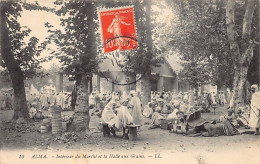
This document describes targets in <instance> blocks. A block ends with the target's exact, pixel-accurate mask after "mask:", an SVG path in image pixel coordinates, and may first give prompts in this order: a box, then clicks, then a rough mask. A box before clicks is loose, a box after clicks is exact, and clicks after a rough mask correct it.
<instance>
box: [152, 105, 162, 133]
mask: <svg viewBox="0 0 260 164" xmlns="http://www.w3.org/2000/svg"><path fill="white" fill-rule="evenodd" d="M161 111H162V108H161V107H160V106H157V107H156V109H155V111H154V113H153V115H152V120H151V124H152V126H151V127H150V128H149V129H155V128H157V127H160V126H161V120H163V119H165V116H164V115H163V114H162V113H161Z"/></svg>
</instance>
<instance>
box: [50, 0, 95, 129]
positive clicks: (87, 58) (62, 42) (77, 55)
mask: <svg viewBox="0 0 260 164" xmlns="http://www.w3.org/2000/svg"><path fill="white" fill-rule="evenodd" d="M55 5H56V8H58V9H57V10H56V11H55V14H57V15H58V16H60V17H61V19H60V20H61V24H60V25H61V26H62V27H63V29H64V31H63V30H59V29H55V27H53V26H52V25H51V24H49V23H46V27H48V28H49V33H50V38H51V40H52V41H53V42H54V43H55V44H56V45H57V47H58V51H53V52H52V54H53V55H55V56H56V57H57V58H58V59H60V62H61V63H62V67H63V70H64V73H65V74H67V75H73V76H74V77H75V80H76V88H77V89H76V91H77V92H78V94H76V95H77V99H74V100H75V101H76V100H77V102H76V107H75V109H74V111H75V115H74V116H75V118H74V120H75V122H74V123H76V122H77V121H76V120H77V119H78V118H79V119H81V120H82V119H83V120H84V124H83V126H79V125H76V126H75V127H76V130H84V129H86V130H88V128H89V127H88V125H89V119H90V118H89V107H88V105H89V103H88V92H89V91H88V84H89V82H90V80H91V77H92V74H93V72H96V70H97V67H98V59H97V48H96V36H95V35H96V34H95V31H96V30H97V22H95V21H97V13H96V8H95V6H94V3H93V2H90V1H76V0H75V1H56V2H55ZM73 95H74V93H73Z"/></svg>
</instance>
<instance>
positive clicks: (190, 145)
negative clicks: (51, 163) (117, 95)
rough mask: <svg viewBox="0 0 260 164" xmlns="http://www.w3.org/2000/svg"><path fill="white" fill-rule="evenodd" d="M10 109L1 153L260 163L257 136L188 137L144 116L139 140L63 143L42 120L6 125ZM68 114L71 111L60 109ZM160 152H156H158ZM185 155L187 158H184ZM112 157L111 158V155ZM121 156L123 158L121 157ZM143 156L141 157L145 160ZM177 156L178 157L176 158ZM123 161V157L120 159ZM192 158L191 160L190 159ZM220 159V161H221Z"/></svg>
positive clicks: (4, 113) (81, 138) (97, 138)
mask: <svg viewBox="0 0 260 164" xmlns="http://www.w3.org/2000/svg"><path fill="white" fill-rule="evenodd" d="M224 113H225V108H223V107H222V108H217V109H216V114H214V113H203V114H202V117H203V118H208V119H216V118H219V116H220V115H223V114H224ZM12 114H13V113H12V111H10V110H1V111H0V119H1V138H0V139H1V145H0V146H1V152H2V153H3V152H5V151H13V150H18V151H21V150H29V151H33V152H39V151H40V152H42V151H43V152H44V151H48V152H63V151H65V152H70V151H71V152H75V151H76V152H78V151H80V152H84V153H88V154H93V153H95V154H96V153H97V154H101V153H112V152H113V153H119V154H125V155H128V156H132V154H134V155H133V157H129V158H131V159H132V158H137V157H140V158H142V157H144V159H146V160H151V162H156V161H157V159H158V158H157V157H160V158H159V159H161V160H165V162H164V163H166V161H167V162H169V161H171V160H173V159H175V163H193V162H191V161H194V162H195V163H218V161H223V162H224V163H244V162H246V163H260V136H255V135H252V134H241V135H235V136H219V137H202V136H198V137H188V136H183V135H182V134H174V133H169V131H168V130H162V129H152V130H149V129H148V128H149V127H150V125H149V122H150V120H149V119H147V118H144V120H145V121H144V122H145V125H144V126H142V127H141V129H140V131H139V132H138V140H136V141H128V140H125V139H122V138H121V136H122V134H121V133H118V137H116V138H115V137H103V135H102V133H93V134H88V135H85V134H84V133H82V134H77V135H78V136H77V137H76V139H77V140H76V141H69V142H67V143H64V142H63V141H62V140H57V138H56V137H55V136H52V134H51V132H49V133H45V134H41V133H40V132H38V129H39V128H40V126H41V122H35V123H33V124H32V125H31V128H30V129H23V130H21V131H20V132H18V131H17V130H13V129H10V128H9V124H7V123H6V122H7V121H10V120H11V118H12ZM62 114H65V115H69V114H71V112H63V113H62ZM158 154H159V155H158ZM187 157H188V158H187ZM111 158H113V157H111ZM120 158H123V157H120ZM144 159H143V160H144ZM176 159H177V160H176ZM122 160H123V159H122ZM190 160H191V161H190ZM223 162H221V163H223Z"/></svg>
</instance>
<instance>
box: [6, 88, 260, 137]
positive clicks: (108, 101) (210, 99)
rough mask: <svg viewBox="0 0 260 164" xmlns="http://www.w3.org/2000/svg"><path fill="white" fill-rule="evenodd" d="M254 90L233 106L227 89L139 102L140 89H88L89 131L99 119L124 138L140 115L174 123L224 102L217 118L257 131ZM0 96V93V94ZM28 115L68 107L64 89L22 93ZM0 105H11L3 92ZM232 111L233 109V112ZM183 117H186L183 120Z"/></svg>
mask: <svg viewBox="0 0 260 164" xmlns="http://www.w3.org/2000/svg"><path fill="white" fill-rule="evenodd" d="M251 89H252V92H253V93H254V92H255V93H254V94H253V96H252V100H251V106H245V107H239V108H238V109H234V107H233V92H230V90H229V89H227V91H226V92H225V93H224V91H218V92H215V91H212V92H207V91H203V92H201V93H200V92H196V91H190V92H184V93H182V92H178V93H177V92H165V91H162V92H156V91H155V92H152V93H151V101H150V102H148V103H147V104H142V96H141V94H140V92H136V91H133V90H132V91H130V92H126V91H123V92H121V91H120V92H104V93H99V92H92V93H90V95H89V107H90V111H89V114H90V124H89V127H90V129H91V130H93V131H101V130H102V129H101V124H100V122H103V123H106V124H108V127H109V128H110V130H111V132H112V133H113V135H116V132H117V131H123V136H124V137H125V138H128V131H127V125H131V124H134V125H140V126H141V125H143V120H142V119H143V118H144V117H146V118H150V119H151V127H150V129H154V128H158V127H161V126H162V123H163V121H162V120H168V121H169V120H172V122H175V123H185V120H186V119H187V116H188V115H190V114H192V113H194V112H196V111H200V112H212V109H215V108H217V107H219V106H224V105H225V104H227V114H226V115H224V116H221V117H220V118H219V120H218V121H219V122H225V120H229V122H230V123H231V124H232V125H233V126H234V127H236V128H238V127H244V128H250V127H253V128H255V129H256V134H259V127H260V121H259V117H260V116H259V109H260V105H259V100H260V95H259V93H260V92H259V91H258V88H257V85H253V86H252V88H251ZM2 97H3V96H2ZM26 98H27V102H28V107H29V116H30V118H32V119H37V118H41V117H42V114H41V111H42V110H48V109H49V108H50V106H51V105H53V104H55V105H58V106H59V107H60V108H61V109H62V110H71V94H69V93H66V92H60V93H56V92H54V91H53V90H52V91H49V92H39V93H38V94H36V93H34V94H27V95H26ZM3 100H4V101H2V104H1V108H2V109H5V108H6V107H7V106H10V108H11V107H12V104H11V102H12V101H11V100H12V99H11V98H10V96H5V95H4V99H3ZM235 111H236V112H235ZM186 121H187V120H186Z"/></svg>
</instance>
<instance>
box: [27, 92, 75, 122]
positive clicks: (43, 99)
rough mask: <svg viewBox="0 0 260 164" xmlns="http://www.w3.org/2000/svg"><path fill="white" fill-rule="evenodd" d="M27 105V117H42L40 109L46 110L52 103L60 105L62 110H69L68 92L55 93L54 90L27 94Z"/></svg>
mask: <svg viewBox="0 0 260 164" xmlns="http://www.w3.org/2000/svg"><path fill="white" fill-rule="evenodd" d="M26 98H27V105H28V107H29V117H30V118H32V119H40V118H42V117H43V115H42V111H43V110H48V109H49V108H50V106H51V105H52V104H54V103H55V105H58V106H60V108H61V109H62V110H70V109H71V107H70V106H71V104H70V94H68V93H67V92H59V93H56V92H55V91H54V90H52V91H48V92H40V93H34V94H32V93H31V94H27V95H26Z"/></svg>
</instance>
